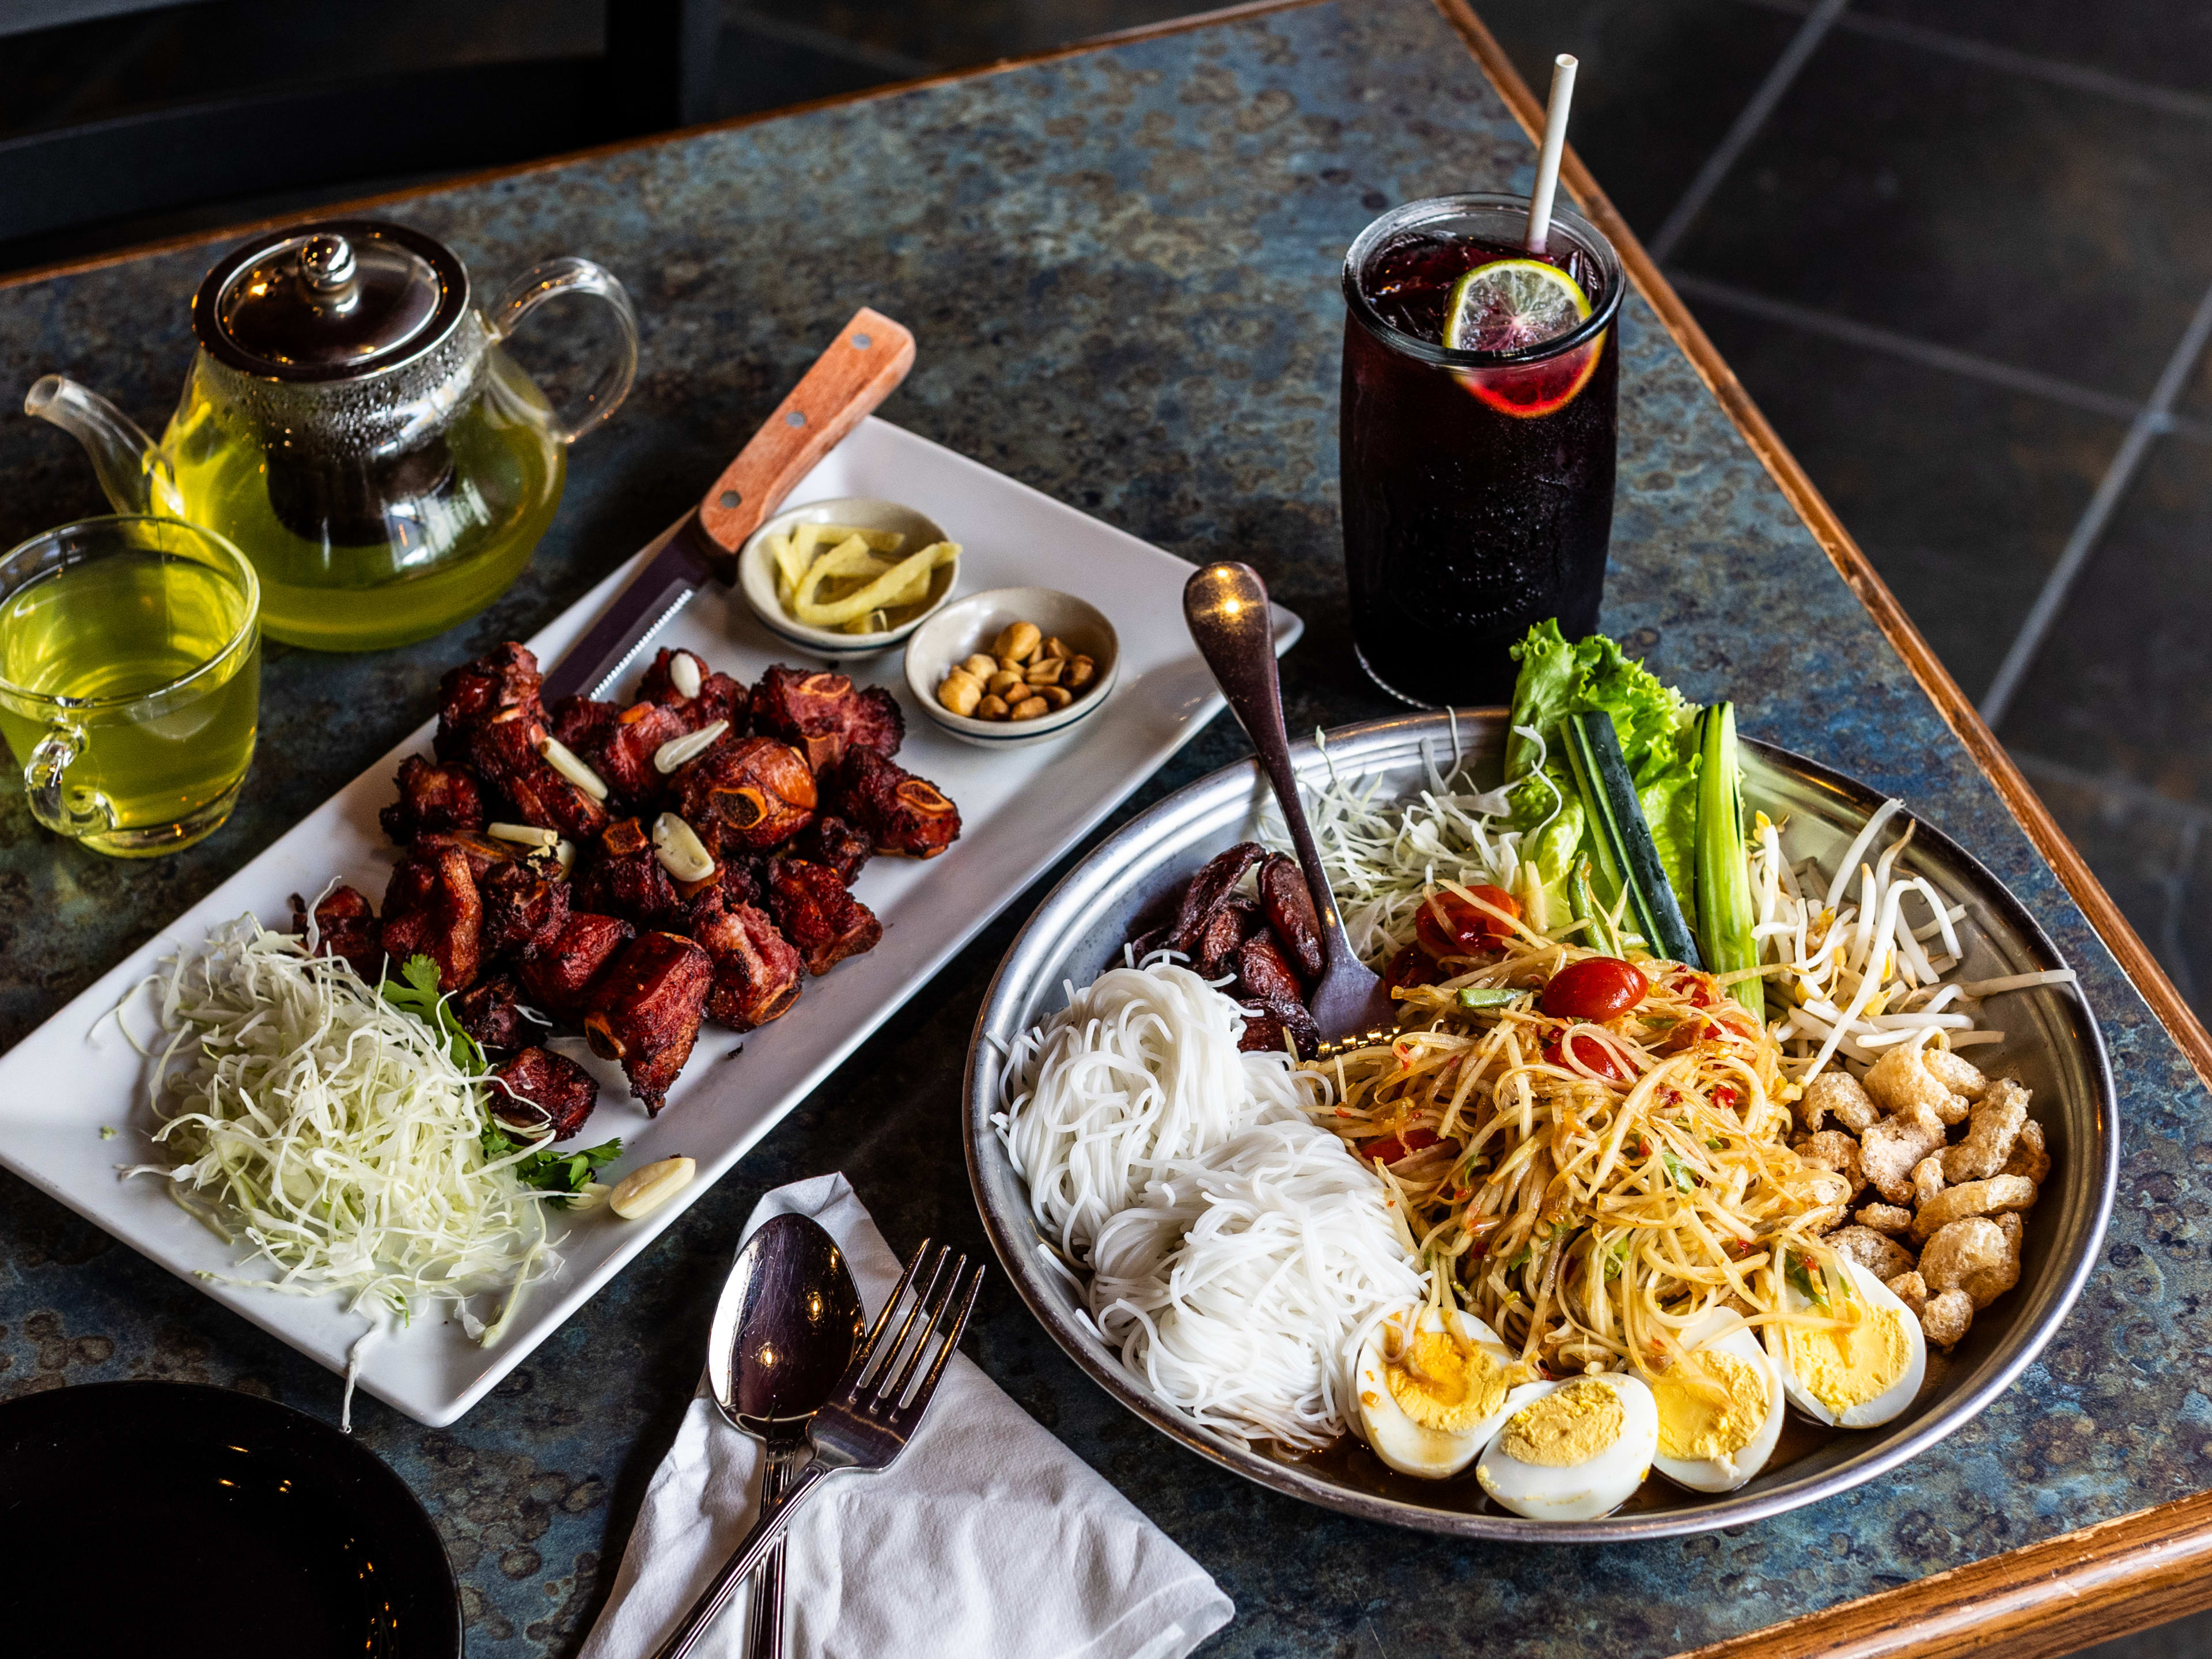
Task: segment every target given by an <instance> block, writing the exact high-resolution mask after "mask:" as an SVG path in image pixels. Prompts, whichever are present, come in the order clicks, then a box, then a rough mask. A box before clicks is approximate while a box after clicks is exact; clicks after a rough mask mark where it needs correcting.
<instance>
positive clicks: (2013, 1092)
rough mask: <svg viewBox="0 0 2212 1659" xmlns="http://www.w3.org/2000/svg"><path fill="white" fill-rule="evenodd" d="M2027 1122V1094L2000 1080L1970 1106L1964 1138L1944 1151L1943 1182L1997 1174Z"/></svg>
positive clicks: (1954, 1182) (2009, 1082)
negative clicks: (1970, 1110) (1970, 1114)
mask: <svg viewBox="0 0 2212 1659" xmlns="http://www.w3.org/2000/svg"><path fill="white" fill-rule="evenodd" d="M2026 1122H2027V1090H2025V1089H2023V1088H2021V1086H2020V1085H2018V1084H2017V1083H2015V1082H2014V1081H2013V1080H2012V1079H2010V1078H2000V1079H1997V1080H1996V1082H1995V1083H1992V1084H1990V1085H1989V1089H1988V1091H1987V1092H1986V1093H1984V1095H1983V1096H1982V1097H1981V1099H1979V1100H1978V1101H1977V1102H1975V1103H1974V1110H1973V1114H1972V1116H1971V1117H1969V1118H1968V1119H1967V1129H1966V1139H1964V1140H1962V1141H1960V1143H1959V1144H1958V1145H1957V1146H1950V1147H1947V1148H1945V1149H1944V1152H1943V1178H1944V1180H1946V1181H1948V1182H1950V1183H1951V1184H1952V1185H1953V1186H1956V1185H1958V1184H1959V1182H1962V1181H1980V1180H1982V1179H1984V1177H1985V1176H1993V1175H1996V1174H1997V1173H1998V1172H1999V1171H2001V1170H2002V1169H2003V1168H2004V1166H2005V1164H2006V1162H2007V1160H2008V1159H2009V1158H2011V1157H2012V1148H2013V1143H2014V1142H2015V1141H2016V1140H2017V1139H2020V1131H2021V1126H2022V1125H2023V1124H2025V1123H2026Z"/></svg>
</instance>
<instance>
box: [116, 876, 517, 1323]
mask: <svg viewBox="0 0 2212 1659" xmlns="http://www.w3.org/2000/svg"><path fill="white" fill-rule="evenodd" d="M167 968H168V971H167V974H166V975H162V976H161V977H159V978H157V979H156V980H155V981H153V983H154V985H155V987H157V992H158V996H159V1001H160V1009H161V1030H162V1032H163V1033H164V1034H165V1035H166V1036H167V1039H168V1041H167V1045H166V1048H164V1049H163V1050H162V1052H161V1055H160V1057H159V1060H158V1061H157V1063H156V1064H155V1066H154V1067H153V1078H152V1082H151V1085H150V1091H149V1092H150V1095H151V1101H152V1105H153V1109H154V1112H155V1116H156V1117H158V1118H160V1119H161V1128H160V1129H159V1130H158V1131H157V1132H156V1133H155V1136H154V1139H155V1142H156V1143H157V1144H159V1145H160V1146H162V1147H163V1148H164V1149H165V1150H166V1151H167V1152H168V1153H170V1154H171V1155H172V1157H173V1160H174V1161H173V1163H169V1164H139V1165H137V1166H135V1167H132V1168H130V1169H126V1170H124V1171H123V1173H124V1174H125V1176H137V1175H149V1176H161V1177H165V1178H166V1179H167V1180H168V1181H169V1182H171V1183H172V1185H171V1187H170V1188H169V1191H170V1194H171V1195H172V1196H173V1197H174V1198H175V1199H176V1200H177V1201H178V1202H179V1204H181V1205H183V1206H184V1207H185V1209H187V1210H188V1211H190V1212H191V1213H192V1214H194V1215H196V1216H197V1217H199V1218H200V1219H201V1220H203V1221H204V1222H205V1223H207V1225H209V1226H210V1227H211V1228H212V1229H213V1230H214V1231H216V1233H217V1234H218V1235H219V1236H221V1237H223V1238H224V1239H226V1240H228V1241H230V1242H233V1243H236V1242H238V1240H239V1239H240V1237H242V1238H243V1240H244V1241H245V1242H246V1243H247V1244H248V1245H250V1247H251V1248H250V1249H248V1250H247V1252H246V1255H245V1256H244V1258H243V1259H242V1261H241V1265H245V1264H246V1263H251V1262H254V1261H259V1262H262V1263H264V1264H265V1265H266V1266H267V1267H268V1268H269V1269H270V1273H269V1274H268V1275H266V1276H256V1277H252V1278H238V1277H232V1276H228V1275H224V1274H218V1273H204V1274H203V1275H202V1277H204V1278H207V1279H214V1280H216V1281H218V1282H221V1283H225V1284H234V1285H259V1286H262V1287H264V1288H265V1289H269V1290H273V1291H282V1292H283V1293H285V1294H287V1295H292V1296H323V1295H329V1294H331V1293H334V1292H337V1293H343V1295H344V1296H345V1297H346V1298H347V1306H348V1308H349V1310H352V1311H355V1312H362V1313H367V1314H369V1315H370V1316H371V1317H379V1316H384V1315H391V1316H397V1317H398V1318H399V1319H401V1320H403V1321H404V1320H405V1319H406V1318H407V1316H408V1315H409V1312H410V1307H411V1304H413V1302H414V1300H415V1299H416V1297H447V1298H452V1299H454V1300H456V1301H458V1300H459V1299H461V1298H464V1297H470V1296H473V1295H478V1294H483V1293H487V1292H496V1291H506V1292H507V1301H506V1305H505V1306H504V1308H503V1309H502V1310H501V1312H500V1314H499V1316H498V1317H497V1318H496V1319H495V1320H494V1321H493V1322H492V1323H491V1324H490V1325H489V1326H488V1327H483V1326H480V1325H479V1323H478V1322H477V1321H476V1320H475V1319H474V1318H473V1317H471V1318H469V1319H467V1320H466V1321H465V1326H466V1328H468V1329H470V1330H471V1333H472V1334H474V1333H476V1332H477V1331H478V1330H481V1333H482V1334H481V1335H479V1336H478V1337H477V1340H479V1341H481V1342H483V1344H484V1345H485V1346H490V1345H491V1344H492V1343H494V1342H495V1341H497V1340H499V1338H500V1337H501V1335H502V1334H504V1333H505V1331H506V1329H507V1324H508V1322H509V1321H510V1320H511V1318H512V1317H513V1312H514V1309H515V1306H516V1304H518V1303H519V1301H520V1297H521V1293H522V1290H523V1287H524V1286H525V1285H528V1284H530V1283H531V1282H532V1281H533V1280H534V1279H540V1278H543V1277H544V1276H545V1275H546V1274H547V1273H550V1272H551V1271H553V1269H554V1267H556V1264H557V1258H556V1256H555V1255H554V1254H553V1253H552V1250H551V1248H550V1244H551V1241H550V1239H549V1237H548V1234H547V1227H546V1218H545V1212H544V1203H545V1201H546V1200H548V1199H549V1198H552V1197H556V1196H558V1194H544V1193H539V1192H535V1191H532V1190H531V1189H530V1188H526V1187H525V1186H524V1185H523V1184H522V1183H521V1182H520V1181H519V1180H518V1179H517V1178H516V1176H515V1175H514V1172H513V1171H514V1166H515V1165H516V1164H519V1163H520V1162H521V1161H522V1160H523V1159H524V1158H527V1157H529V1156H530V1154H531V1153H532V1152H533V1151H535V1150H536V1148H535V1146H521V1147H519V1148H517V1149H516V1150H514V1151H513V1152H509V1153H507V1154H506V1155H504V1156H499V1155H495V1154H494V1153H493V1152H488V1151H487V1149H486V1146H485V1139H484V1132H485V1126H486V1119H485V1115H484V1099H483V1084H482V1083H481V1082H480V1081H479V1080H478V1079H477V1078H476V1077H474V1076H472V1075H471V1073H468V1072H466V1071H465V1070H463V1069H462V1068H461V1066H459V1065H457V1064H456V1063H455V1061H454V1060H453V1056H452V1055H451V1054H448V1053H447V1048H446V1044H445V1040H444V1036H443V1034H442V1033H441V1032H440V1031H438V1030H434V1029H433V1028H432V1027H430V1026H428V1025H426V1024H423V1023H422V1021H420V1020H418V1019H415V1018H411V1017H410V1016H409V1015H407V1014H405V1013H403V1012H400V1011H399V1010H398V1009H397V1008H395V1007H392V1006H391V1005H389V1004H388V1003H386V1001H384V1000H383V999H382V998H380V996H379V995H378V994H377V991H376V987H374V986H372V985H370V984H368V981H365V980H363V979H362V977H361V975H359V974H358V973H356V971H355V970H354V969H353V968H352V967H351V966H350V965H349V964H348V963H345V962H343V960H340V959H338V958H336V957H324V956H310V955H309V954H308V953H307V945H306V944H305V943H304V942H303V941H302V940H301V939H297V938H295V937H294V936H293V935H291V934H289V933H270V932H269V931H268V930H267V929H265V928H264V927H262V926H261V925H260V923H259V922H258V921H256V920H255V919H254V918H253V917H252V916H251V915H247V916H241V917H240V918H239V919H238V920H237V921H234V922H231V923H229V924H228V925H227V926H225V927H218V928H216V929H215V930H214V931H213V932H211V933H210V934H209V935H208V942H207V944H206V945H205V946H204V947H203V948H202V949H201V950H199V951H197V952H191V953H185V952H180V953H179V955H178V956H177V957H174V958H173V960H172V961H171V962H170V963H168V964H167ZM495 1144H496V1143H495ZM464 1311H465V1310H464Z"/></svg>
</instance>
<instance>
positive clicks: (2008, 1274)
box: [1920, 1215, 2020, 1312]
mask: <svg viewBox="0 0 2212 1659" xmlns="http://www.w3.org/2000/svg"><path fill="white" fill-rule="evenodd" d="M1920 1274H1921V1277H1922V1278H1923V1279H1926V1280H1927V1281H1928V1284H1929V1288H1930V1289H1931V1290H1935V1291H1965V1292H1966V1295H1967V1297H1969V1298H1970V1299H1971V1300H1972V1303H1973V1304H1974V1308H1975V1310H1976V1311H1977V1312H1978V1311H1980V1310H1982V1309H1984V1308H1986V1307H1988V1306H1989V1305H1990V1303H1992V1302H1994V1301H1996V1299H1997V1297H2001V1296H2002V1295H2003V1294H2004V1293H2005V1292H2006V1291H2008V1290H2010V1289H2011V1288H2012V1287H2013V1286H2014V1285H2017V1284H2018V1283H2020V1249H2019V1245H2018V1243H2017V1242H2016V1241H2015V1239H2014V1238H2012V1237H2008V1236H2007V1233H2006V1230H2005V1229H2004V1228H2003V1227H2002V1226H2000V1225H1998V1224H1997V1223H1996V1222H1994V1221H1992V1220H1990V1218H1988V1217H1987V1216H1980V1215H1975V1216H1968V1217H1967V1218H1966V1219H1965V1220H1964V1221H1954V1222H1953V1223H1951V1224H1950V1225H1948V1226H1947V1227H1945V1228H1943V1229H1942V1231H1940V1232H1938V1233H1937V1234H1936V1236H1935V1237H1933V1238H1931V1239H1929V1241H1928V1247H1927V1249H1923V1251H1921V1253H1920Z"/></svg>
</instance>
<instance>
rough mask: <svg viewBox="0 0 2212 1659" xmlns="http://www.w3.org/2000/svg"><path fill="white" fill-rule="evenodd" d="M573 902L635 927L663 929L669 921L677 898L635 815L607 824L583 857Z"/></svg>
mask: <svg viewBox="0 0 2212 1659" xmlns="http://www.w3.org/2000/svg"><path fill="white" fill-rule="evenodd" d="M574 904H575V906H576V908H578V909H579V910H598V911H601V912H603V913H604V914H605V915H611V916H620V917H622V918H623V921H630V922H635V924H636V925H637V926H638V927H666V926H667V925H669V923H670V922H671V921H673V920H674V919H675V916H676V913H677V910H678V908H680V905H681V901H680V900H679V899H678V897H677V896H676V888H675V886H674V884H671V882H670V881H669V879H668V872H667V871H665V870H664V869H662V868H661V867H660V860H659V859H658V858H656V857H655V856H654V855H653V841H652V838H651V837H650V836H647V834H646V833H645V826H644V825H642V824H641V823H639V822H638V821H637V820H636V819H635V818H621V819H618V820H617V821H616V822H615V823H611V824H609V825H608V826H607V829H606V833H605V835H603V836H600V837H599V846H598V847H597V848H594V849H593V850H592V852H591V853H590V854H587V855H586V863H585V866H584V868H583V869H582V870H581V871H580V872H578V874H577V877H576V883H575V893H574Z"/></svg>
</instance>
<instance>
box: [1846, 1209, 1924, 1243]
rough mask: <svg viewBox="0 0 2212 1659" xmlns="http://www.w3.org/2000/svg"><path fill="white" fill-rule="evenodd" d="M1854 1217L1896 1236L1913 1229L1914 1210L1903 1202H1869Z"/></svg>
mask: <svg viewBox="0 0 2212 1659" xmlns="http://www.w3.org/2000/svg"><path fill="white" fill-rule="evenodd" d="M1853 1219H1854V1220H1856V1221H1857V1223H1858V1224H1859V1225H1860V1226H1862V1227H1871V1228H1873V1229H1874V1230H1875V1231H1876V1232H1878V1233H1888V1234H1891V1235H1892V1236H1894V1235H1896V1234H1898V1233H1905V1232H1910V1231H1912V1212H1911V1211H1910V1210H1908V1209H1906V1208H1905V1206H1903V1205H1902V1204H1869V1205H1868V1206H1865V1207H1864V1208H1863V1209H1862V1210H1861V1211H1860V1212H1858V1214H1857V1216H1855V1217H1853Z"/></svg>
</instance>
